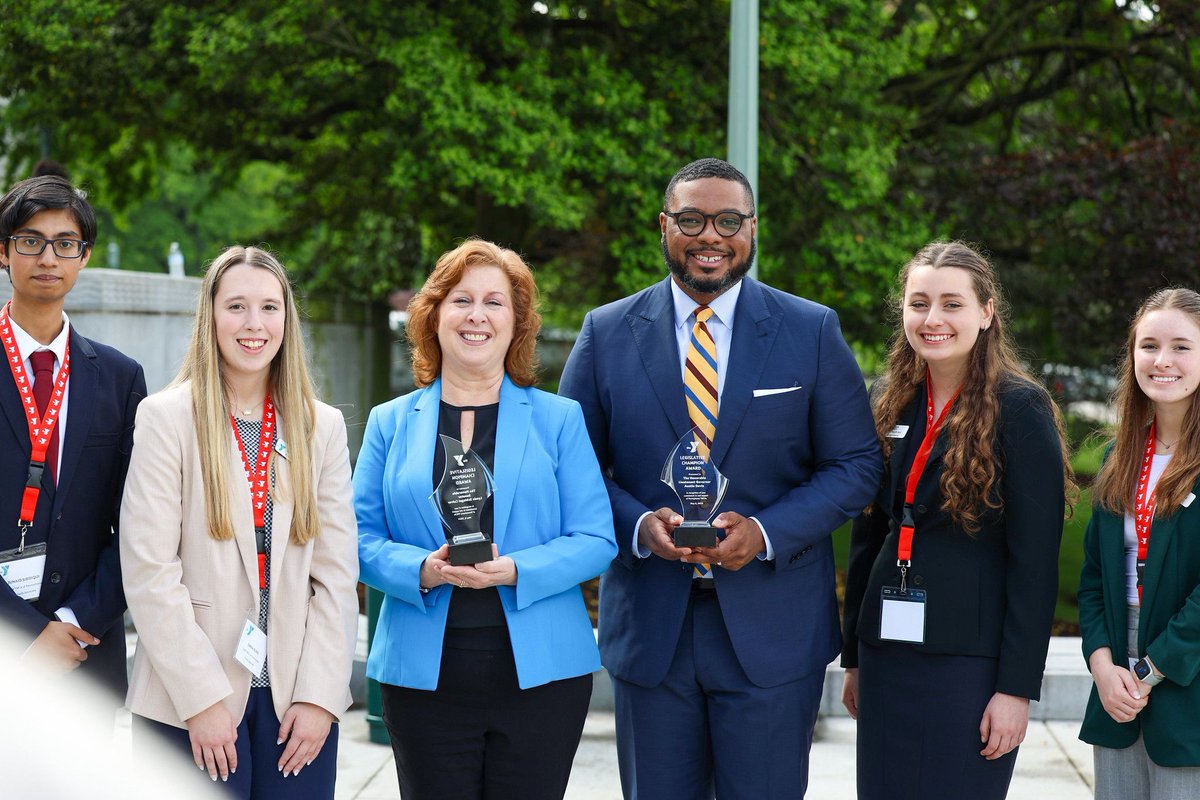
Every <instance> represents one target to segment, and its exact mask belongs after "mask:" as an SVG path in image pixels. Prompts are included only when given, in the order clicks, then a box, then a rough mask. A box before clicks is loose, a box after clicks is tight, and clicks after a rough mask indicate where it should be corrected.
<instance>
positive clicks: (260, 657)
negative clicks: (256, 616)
mask: <svg viewBox="0 0 1200 800" xmlns="http://www.w3.org/2000/svg"><path fill="white" fill-rule="evenodd" d="M233 657H234V658H236V659H237V660H238V663H239V664H241V665H242V666H243V667H245V668H246V669H248V670H250V674H251V675H258V674H259V673H260V672H262V668H263V664H265V663H267V635H266V634H265V633H263V631H262V628H260V627H258V626H257V625H255V624H254V623H253V622H251V621H250V620H246V624H245V625H244V626H243V627H242V638H241V639H239V640H238V646H237V650H236V651H235V652H234V654H233Z"/></svg>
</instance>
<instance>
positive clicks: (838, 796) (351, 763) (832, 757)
mask: <svg viewBox="0 0 1200 800" xmlns="http://www.w3.org/2000/svg"><path fill="white" fill-rule="evenodd" d="M854 725H855V723H854V721H853V720H851V719H848V718H845V717H825V718H822V720H821V722H820V725H819V727H818V729H817V740H816V742H815V743H814V744H813V750H812V770H811V776H810V779H809V780H810V783H809V790H808V798H810V800H855V794H854ZM613 731H614V725H613V717H612V713H611V712H605V711H593V712H592V713H591V714H589V715H588V721H587V725H586V726H585V727H584V732H583V741H582V742H581V743H580V746H579V752H578V754H577V755H576V756H575V767H574V770H573V771H572V773H571V783H570V786H569V787H568V789H567V800H619V798H620V797H621V788H620V783H619V781H618V779H617V754H616V746H615V743H614V737H613ZM1078 731H1079V723H1078V722H1032V723H1030V725H1029V733H1028V736H1027V738H1026V739H1025V744H1023V745H1022V746H1021V753H1020V755H1019V756H1018V758H1017V769H1016V776H1015V777H1014V779H1013V783H1012V788H1011V789H1010V791H1009V793H1008V796H1009V800H1044V798H1051V797H1052V798H1054V799H1055V800H1088V798H1091V796H1092V789H1091V786H1092V753H1091V748H1090V747H1089V746H1087V745H1085V744H1083V743H1082V742H1080V741H1079V740H1078V739H1077V738H1076V734H1077V733H1078ZM399 796H400V793H399V789H398V788H397V785H396V770H395V766H394V765H393V762H392V753H391V749H390V748H389V747H387V746H386V745H378V744H373V743H372V742H370V741H369V739H368V738H367V723H366V713H365V711H363V710H361V709H357V710H355V711H352V712H351V713H350V715H349V717H348V718H347V719H346V721H345V723H344V724H343V726H342V735H341V740H340V743H339V753H338V786H337V800H396V798H398V797H399Z"/></svg>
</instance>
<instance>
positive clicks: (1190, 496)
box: [1183, 492, 1196, 508]
mask: <svg viewBox="0 0 1200 800" xmlns="http://www.w3.org/2000/svg"><path fill="white" fill-rule="evenodd" d="M1195 499H1196V495H1194V494H1192V493H1191V492H1188V496H1187V497H1185V498H1183V507H1184V508H1187V507H1188V506H1190V505H1191V504H1192V501H1193V500H1195Z"/></svg>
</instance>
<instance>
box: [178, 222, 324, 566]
mask: <svg viewBox="0 0 1200 800" xmlns="http://www.w3.org/2000/svg"><path fill="white" fill-rule="evenodd" d="M242 264H245V265H247V266H251V267H255V268H257V269H265V270H267V271H268V272H270V273H271V274H272V275H273V276H274V277H275V278H276V280H278V281H279V285H280V286H281V287H282V290H283V298H284V327H283V342H282V343H281V344H280V346H279V352H278V353H276V354H275V358H274V360H272V362H271V370H270V374H269V375H268V377H267V388H268V391H270V393H271V400H272V402H273V403H274V405H275V409H276V412H277V414H278V418H279V420H280V422H281V424H282V427H281V430H280V432H281V433H282V435H283V439H284V441H286V442H287V448H288V457H287V459H286V461H283V462H280V461H279V459H278V457H277V454H276V453H275V451H274V450H272V451H271V456H270V469H272V470H274V469H275V468H276V466H277V465H280V464H283V465H284V466H283V468H284V469H287V471H288V479H289V480H288V485H289V488H290V495H291V498H292V506H293V509H294V511H293V514H292V529H291V533H290V535H291V539H292V541H293V542H295V543H296V544H305V543H306V542H308V541H310V540H311V539H313V538H315V537H316V536H317V535H318V534H319V533H320V531H321V518H320V515H319V514H318V512H317V501H316V495H315V493H314V489H313V482H312V441H311V440H312V432H313V424H314V418H315V413H316V405H315V404H316V396H315V394H314V392H313V388H312V380H311V379H310V378H309V374H308V360H307V357H306V356H305V351H304V336H303V334H302V332H301V330H300V315H299V314H298V313H297V311H296V299H295V295H294V293H293V291H292V284H291V281H290V280H289V279H288V273H287V270H285V269H284V268H283V265H282V264H280V263H279V261H278V259H277V258H276V257H275V256H274V255H273V254H272V253H270V252H268V251H266V250H262V249H260V248H257V247H241V246H238V245H234V246H233V247H229V248H227V249H226V250H224V251H222V252H221V254H220V255H218V256H217V258H216V259H215V260H214V261H213V263H212V264H211V265H210V266H209V267H208V270H207V271H206V272H205V274H204V282H203V284H202V285H201V287H200V298H199V300H198V302H197V304H196V321H195V325H194V326H193V328H192V340H191V342H190V343H189V344H188V349H187V352H186V353H185V355H184V358H183V365H182V366H181V367H180V368H179V374H178V375H176V376H175V380H174V381H173V382H172V386H178V385H181V384H184V383H188V382H190V384H191V392H192V417H193V420H194V422H195V426H196V441H197V442H198V444H199V446H200V474H201V477H202V479H203V481H204V495H205V500H204V506H205V512H206V515H207V517H208V532H209V535H210V536H212V538H214V539H217V540H219V541H223V540H227V539H232V538H233V523H232V518H231V516H230V513H229V504H228V497H229V494H228V492H229V481H230V474H229V472H230V471H229V448H230V441H229V439H230V437H231V436H232V435H233V431H232V424H231V423H230V421H229V418H230V412H231V409H230V407H229V403H228V400H227V399H226V390H227V388H228V386H227V383H226V380H225V376H224V374H223V371H222V362H221V351H220V349H219V347H218V345H217V330H216V323H215V319H214V312H215V298H216V294H217V287H218V286H219V285H220V283H221V279H222V278H223V277H224V276H225V273H226V272H228V271H229V270H230V269H232V268H233V267H236V266H239V265H242ZM235 477H236V478H237V479H241V478H242V475H241V474H240V473H239V474H237V475H236V476H235ZM271 497H272V499H273V500H275V499H280V495H279V494H278V488H277V486H276V485H275V483H274V482H272V486H271Z"/></svg>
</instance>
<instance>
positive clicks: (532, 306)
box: [406, 238, 542, 386]
mask: <svg viewBox="0 0 1200 800" xmlns="http://www.w3.org/2000/svg"><path fill="white" fill-rule="evenodd" d="M471 267H499V268H500V269H502V270H503V271H504V274H505V275H507V276H508V282H509V283H510V284H512V301H513V338H512V343H511V344H509V346H508V354H507V355H506V356H505V358H504V371H505V372H506V373H507V374H508V377H509V378H511V379H512V382H513V383H515V384H517V385H518V386H533V384H534V383H536V382H537V335H538V331H539V330H541V327H542V317H541V314H539V313H538V290H537V284H536V283H535V282H534V280H533V272H532V270H530V269H529V266H528V265H527V264H526V263H525V262H524V261H522V260H521V257H520V256H519V255H517V254H516V253H514V252H513V251H512V250H509V249H507V248H504V247H501V246H500V245H498V244H493V243H491V242H488V241H484V240H483V239H476V238H471V239H467V240H466V241H464V242H463V243H462V244H460V245H459V246H458V247H456V248H454V249H453V250H450V251H449V252H447V253H444V254H442V257H441V258H439V259H438V261H437V265H436V266H434V268H433V272H431V273H429V277H428V278H426V279H425V285H424V286H422V287H421V291H419V292H417V295H416V297H414V298H413V299H412V302H410V303H409V304H408V325H407V326H406V332H407V335H408V343H409V347H410V349H411V351H412V368H413V380H414V382H415V383H416V384H417V386H428V385H429V384H431V383H433V382H434V381H435V380H437V379H438V376H439V375H441V372H442V346H441V345H440V344H438V338H437V327H438V309H439V308H441V305H442V301H443V300H445V299H446V295H448V294H450V291H451V290H452V289H453V288H454V287H455V286H457V285H458V283H459V281H461V280H462V276H463V273H465V272H466V271H467V270H468V269H470V268H471Z"/></svg>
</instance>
